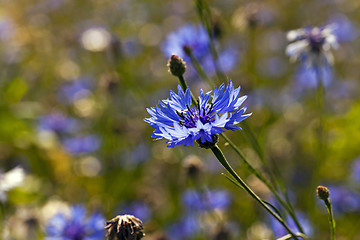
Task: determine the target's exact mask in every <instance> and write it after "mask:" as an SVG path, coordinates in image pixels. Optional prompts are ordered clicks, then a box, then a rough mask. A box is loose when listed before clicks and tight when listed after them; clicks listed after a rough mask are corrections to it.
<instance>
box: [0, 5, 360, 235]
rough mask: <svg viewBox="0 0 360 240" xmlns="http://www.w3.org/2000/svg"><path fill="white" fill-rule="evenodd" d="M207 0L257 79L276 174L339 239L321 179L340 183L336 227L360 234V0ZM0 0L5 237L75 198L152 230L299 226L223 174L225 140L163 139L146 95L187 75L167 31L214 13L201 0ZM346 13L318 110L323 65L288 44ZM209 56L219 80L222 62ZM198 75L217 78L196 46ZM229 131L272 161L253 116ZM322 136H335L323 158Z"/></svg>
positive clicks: (227, 68)
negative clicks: (173, 63) (293, 55)
mask: <svg viewBox="0 0 360 240" xmlns="http://www.w3.org/2000/svg"><path fill="white" fill-rule="evenodd" d="M208 4H209V7H210V10H211V16H212V19H211V24H212V27H213V29H215V30H216V31H215V30H214V31H215V32H216V37H217V42H218V45H217V46H216V47H217V48H218V49H219V51H220V52H221V51H224V52H225V53H226V54H224V59H223V61H222V62H221V67H222V68H223V70H224V72H225V75H226V77H228V78H229V79H232V81H233V82H234V85H235V86H236V87H237V86H239V85H240V86H241V95H248V99H247V100H246V101H245V103H244V106H247V107H248V110H247V111H248V112H252V113H253V114H252V116H251V117H249V118H248V119H246V120H245V122H246V124H247V127H249V128H250V129H251V130H252V132H253V133H254V135H255V137H256V139H257V140H258V142H259V145H260V148H259V149H260V150H259V152H261V153H262V154H263V156H264V160H265V162H266V166H267V168H268V170H269V169H270V170H269V171H265V173H266V176H267V177H268V178H269V179H271V178H273V179H276V182H278V186H280V187H279V188H281V189H286V191H287V195H288V199H289V201H290V202H291V203H292V205H293V206H294V208H295V212H296V213H297V214H298V216H299V219H300V221H301V223H302V225H303V226H305V228H306V229H305V232H306V233H307V235H308V236H309V237H310V238H311V239H330V237H329V236H330V233H329V226H328V225H329V224H328V216H327V213H326V208H325V206H324V205H323V204H322V202H321V201H320V200H319V199H318V198H317V197H316V192H315V190H316V187H317V186H318V185H325V186H327V187H329V189H330V198H331V201H332V204H333V209H334V217H335V220H336V236H337V239H339V240H340V239H341V240H345V239H349V240H351V239H360V231H359V229H360V185H359V184H360V158H359V156H360V147H359V146H360V121H359V119H360V98H359V78H360V68H359V66H360V57H359V54H358V53H359V52H360V41H359V39H358V35H359V30H360V28H359V27H360V15H359V11H360V2H359V1H355V0H338V1H336V0H316V1H310V0H307V1H304V0H303V1H299V0H293V1H273V0H266V1H235V0H212V1H208ZM0 5H1V7H0V94H1V98H0V169H1V171H2V173H1V174H0V198H1V203H0V206H1V212H0V234H1V235H0V236H1V237H0V238H1V239H6V240H7V239H43V238H44V237H46V236H47V234H48V233H47V231H48V230H47V225H48V223H49V220H50V219H51V218H52V217H53V216H54V214H56V213H58V212H61V211H66V210H68V209H69V207H71V206H75V205H81V206H83V207H84V208H85V209H86V212H87V216H90V215H91V214H92V213H94V212H98V213H101V214H102V216H103V218H104V219H111V218H113V217H114V216H116V215H119V214H132V215H135V216H136V217H138V218H139V219H141V220H142V221H143V223H144V227H145V233H146V237H145V238H144V239H154V240H155V239H158V240H160V239H171V240H173V239H198V240H200V239H214V240H215V239H249V240H257V239H275V238H279V237H281V236H283V235H286V234H287V232H284V231H283V229H281V227H280V226H278V224H277V223H275V222H274V220H273V218H271V216H269V215H268V214H267V213H266V212H265V211H264V210H262V209H261V208H260V207H259V205H258V204H257V203H256V202H255V201H254V200H253V199H251V198H250V197H249V196H248V195H247V194H246V192H244V191H242V190H241V189H239V188H238V187H236V186H235V185H234V184H233V183H231V182H230V181H228V180H227V179H226V178H225V177H224V176H222V175H221V173H223V172H225V171H224V170H223V168H222V167H221V165H220V164H219V163H218V161H217V160H216V158H215V157H214V156H213V155H212V154H211V151H209V150H206V149H202V148H199V147H197V146H195V145H196V144H195V145H194V147H184V146H176V147H174V148H168V147H166V141H164V140H160V141H153V139H152V138H151V133H152V132H153V130H154V129H153V128H151V127H150V126H149V124H147V123H146V122H144V120H143V119H144V118H146V117H148V112H147V111H146V108H149V107H152V106H154V105H155V104H157V101H158V100H160V99H166V98H168V97H169V90H173V91H176V89H177V85H178V80H177V78H176V77H174V76H172V75H171V74H170V73H169V72H168V68H167V66H166V64H167V60H168V58H169V57H170V55H169V51H171V46H172V45H171V44H172V43H171V42H170V43H169V41H170V40H169V39H171V38H170V37H169V36H170V34H171V33H174V32H176V31H178V29H181V28H182V27H184V26H190V25H193V26H195V27H199V26H201V24H202V23H201V21H200V18H199V16H198V14H197V10H196V6H195V3H194V2H193V1H191V0H168V1H164V0H162V1H160V0H151V1H149V0H147V1H146V0H118V1H113V0H102V1H95V0H86V1H85V0H83V1H70V0H1V1H0ZM333 23H336V24H337V28H336V30H335V32H336V34H337V37H338V42H339V47H338V49H335V50H334V51H332V52H333V54H334V65H333V66H332V67H330V68H329V69H327V71H328V72H327V74H328V75H329V76H328V75H327V77H324V78H326V81H325V83H324V89H325V90H324V92H325V95H324V100H323V112H324V113H323V114H322V115H321V119H320V118H319V115H320V114H319V109H318V100H319V99H318V97H317V90H316V79H314V78H315V77H314V74H313V73H311V72H309V71H308V69H306V67H304V66H303V65H302V64H300V63H295V62H291V61H290V59H289V56H286V54H285V49H286V46H287V44H288V42H287V39H286V33H287V32H288V31H290V30H293V29H299V28H302V27H306V26H324V25H327V24H333ZM169 46H170V47H169ZM169 48H170V50H169ZM174 51H175V50H174ZM205 61H206V59H203V61H202V60H200V64H204V65H206V63H205ZM204 69H205V71H206V73H207V74H208V75H209V78H210V79H211V80H213V81H214V83H215V84H216V85H217V86H219V85H220V84H221V82H220V81H219V80H218V78H217V75H216V74H215V73H214V69H211V66H210V67H209V68H206V67H204ZM185 78H186V80H187V82H188V84H189V86H190V88H191V89H192V91H193V93H194V94H195V95H196V97H197V96H198V94H199V89H200V88H202V89H204V91H209V90H211V89H212V87H211V86H209V85H208V84H207V82H206V81H204V80H203V79H202V78H201V77H200V76H199V75H198V74H197V73H196V71H195V70H194V67H193V66H192V63H191V62H189V61H187V71H186V73H185ZM319 119H320V120H319ZM319 121H322V128H323V133H324V135H323V139H325V140H324V141H323V143H319V142H320V141H319V134H318V131H319V127H318V126H319ZM227 136H228V137H229V138H230V139H231V140H232V141H233V142H235V143H236V145H237V146H238V147H239V148H240V149H241V150H242V151H243V153H244V154H245V155H246V157H247V159H249V161H250V162H251V163H252V164H253V166H255V167H256V168H258V169H259V171H262V170H261V169H263V168H262V167H263V165H262V164H261V159H260V157H259V154H258V153H259V152H256V151H254V148H253V147H252V145H251V142H249V141H248V139H249V138H248V136H247V135H246V131H234V132H231V131H227ZM250 139H251V138H250ZM320 145H321V146H320ZM219 146H221V148H222V150H223V152H224V153H225V155H226V156H227V158H228V160H229V162H230V163H231V164H232V165H233V167H234V169H236V171H237V172H238V173H239V175H240V176H242V177H243V179H244V180H245V181H246V182H247V183H248V185H249V186H250V187H251V188H252V189H253V190H254V191H255V192H256V193H257V194H258V195H259V196H261V197H262V198H263V199H266V200H267V201H272V200H273V196H272V194H271V192H270V191H269V190H268V189H267V188H266V187H265V186H264V185H263V184H262V183H261V181H259V180H258V179H257V178H256V177H255V176H254V175H253V174H251V172H250V171H249V170H248V169H247V168H246V167H245V166H244V164H243V162H242V161H241V160H240V159H239V157H238V156H237V155H236V154H235V152H234V151H233V149H231V148H230V147H229V146H228V145H227V144H225V142H224V141H223V140H222V139H220V142H219ZM319 148H322V149H325V153H324V154H323V155H320V156H322V157H321V159H320V158H319ZM260 155H261V154H260ZM22 169H23V170H22ZM11 170H14V171H15V172H12V173H13V174H12V175H10V174H8V175H6V172H8V171H11ZM268 172H272V173H273V174H272V175H268V174H267V173H268ZM200 205H201V206H200ZM289 224H290V225H291V223H289ZM292 225H293V224H292ZM103 227H104V226H103V225H102V226H101V228H103ZM101 234H102V236H103V237H102V238H93V239H104V238H105V231H103V233H101ZM48 239H55V238H48ZM57 239H64V240H65V239H66V238H57ZM74 239H75V238H74ZM77 239H85V238H77Z"/></svg>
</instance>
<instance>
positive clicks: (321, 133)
mask: <svg viewBox="0 0 360 240" xmlns="http://www.w3.org/2000/svg"><path fill="white" fill-rule="evenodd" d="M314 71H315V75H316V79H317V91H316V95H317V103H318V113H319V129H318V140H319V158H320V159H319V162H322V161H324V160H325V152H326V151H325V130H324V96H325V88H324V85H323V81H322V80H323V79H322V74H321V72H320V67H319V66H318V65H315V66H314Z"/></svg>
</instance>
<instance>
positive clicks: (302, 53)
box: [286, 24, 338, 66]
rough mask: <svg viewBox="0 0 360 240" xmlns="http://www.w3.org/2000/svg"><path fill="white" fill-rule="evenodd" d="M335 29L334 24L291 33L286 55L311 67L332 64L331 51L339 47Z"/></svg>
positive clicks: (288, 35)
mask: <svg viewBox="0 0 360 240" xmlns="http://www.w3.org/2000/svg"><path fill="white" fill-rule="evenodd" d="M335 29H336V26H335V25H334V24H333V25H327V26H324V27H307V28H301V29H298V30H292V31H289V32H288V34H287V39H288V40H289V42H290V43H289V45H288V46H287V48H286V54H287V55H288V56H290V57H291V58H292V59H293V60H303V61H304V62H305V63H306V64H307V65H309V66H315V65H319V64H323V63H326V64H332V62H333V56H332V54H331V52H330V50H331V48H333V49H336V48H337V47H338V41H337V37H336V35H335V34H334V31H335Z"/></svg>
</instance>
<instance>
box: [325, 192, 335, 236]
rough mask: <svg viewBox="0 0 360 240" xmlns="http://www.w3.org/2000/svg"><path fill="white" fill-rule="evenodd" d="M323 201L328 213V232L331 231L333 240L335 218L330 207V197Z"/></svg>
mask: <svg viewBox="0 0 360 240" xmlns="http://www.w3.org/2000/svg"><path fill="white" fill-rule="evenodd" d="M324 203H325V205H326V209H327V212H328V215H329V224H330V233H331V240H335V220H334V215H333V211H332V207H331V201H330V199H329V198H328V199H325V200H324Z"/></svg>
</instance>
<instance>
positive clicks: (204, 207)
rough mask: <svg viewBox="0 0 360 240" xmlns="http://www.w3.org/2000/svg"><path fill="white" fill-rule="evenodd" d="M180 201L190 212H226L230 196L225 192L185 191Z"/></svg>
mask: <svg viewBox="0 0 360 240" xmlns="http://www.w3.org/2000/svg"><path fill="white" fill-rule="evenodd" d="M182 201H183V203H184V204H185V205H186V208H187V209H188V210H190V212H191V211H209V210H215V209H217V210H226V209H227V208H228V206H229V205H230V203H231V196H230V193H229V192H227V191H225V190H208V191H206V192H203V193H201V192H197V191H195V190H187V191H185V192H184V194H183V196H182Z"/></svg>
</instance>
